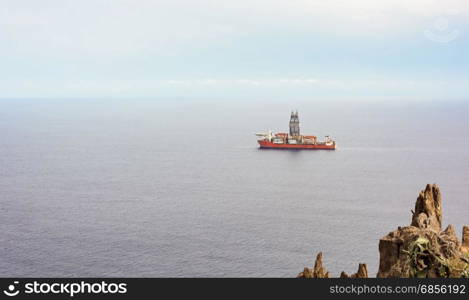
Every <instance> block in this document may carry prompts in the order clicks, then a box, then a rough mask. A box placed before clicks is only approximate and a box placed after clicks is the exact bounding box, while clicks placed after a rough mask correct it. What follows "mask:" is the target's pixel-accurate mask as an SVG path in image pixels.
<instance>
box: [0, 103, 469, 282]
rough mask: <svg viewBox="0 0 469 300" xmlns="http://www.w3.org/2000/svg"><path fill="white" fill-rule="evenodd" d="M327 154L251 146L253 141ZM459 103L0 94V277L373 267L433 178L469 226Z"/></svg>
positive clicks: (449, 217)
mask: <svg viewBox="0 0 469 300" xmlns="http://www.w3.org/2000/svg"><path fill="white" fill-rule="evenodd" d="M291 109H298V111H299V117H300V122H301V123H300V125H301V130H302V133H311V134H316V135H318V136H323V135H326V134H330V135H331V136H332V137H333V138H335V139H336V140H337V142H338V145H339V149H338V150H337V151H276V150H259V149H258V148H257V144H256V138H255V136H254V133H255V132H259V131H266V130H268V129H272V130H275V131H283V132H285V131H287V130H288V121H289V116H290V110H291ZM468 113H469V103H465V102H430V101H423V100H422V101H414V102H398V101H388V102H375V101H361V102H357V101H329V102H327V101H313V100H311V101H302V102H294V101H261V100H252V101H246V100H244V101H228V100H210V101H201V100H200V101H196V100H177V99H173V100H152V99H145V100H139V99H125V100H116V99H114V100H110V99H85V100H80V99H54V100H46V99H10V100H9V99H3V100H0V132H1V139H0V224H1V233H0V276H41V277H43V276H51V277H53V276H129V277H134V276H137V277H140V276H146V277H192V276H196V277H251V276H256V277H257V276H260V277H294V276H296V275H297V273H298V272H300V271H301V270H302V269H303V267H305V266H312V265H313V263H314V259H315V256H316V254H317V253H318V252H319V251H322V252H323V254H324V260H325V265H326V267H327V268H328V269H329V271H331V272H332V274H333V275H336V276H338V275H339V273H340V271H343V270H344V271H346V272H348V273H351V272H355V271H356V269H357V268H358V263H359V262H364V263H367V264H368V267H369V272H370V275H375V274H376V272H377V269H378V260H379V253H378V240H379V238H380V237H382V236H384V235H385V234H387V233H388V232H390V231H392V230H394V229H396V228H397V226H404V225H408V224H410V219H411V212H410V210H411V209H412V208H413V205H414V202H415V199H416V197H417V195H418V192H419V191H420V190H421V189H423V188H424V187H425V184H427V183H438V184H439V185H440V187H441V189H442V193H443V210H444V212H443V213H444V215H443V222H444V225H445V226H446V225H447V224H453V225H455V226H456V230H457V231H458V234H461V230H462V225H464V224H466V225H467V224H469V219H468V215H469V202H468V200H469V199H468V196H467V195H468V194H467V189H468V179H469V121H468V117H467V116H468Z"/></svg>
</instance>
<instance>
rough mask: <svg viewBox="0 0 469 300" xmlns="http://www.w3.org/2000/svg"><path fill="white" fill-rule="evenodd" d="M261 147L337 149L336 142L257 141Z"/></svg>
mask: <svg viewBox="0 0 469 300" xmlns="http://www.w3.org/2000/svg"><path fill="white" fill-rule="evenodd" d="M257 142H258V143H259V145H260V148H263V149H311V150H335V149H336V144H335V143H334V144H332V145H324V144H316V145H312V144H296V145H295V144H274V143H272V142H269V141H257Z"/></svg>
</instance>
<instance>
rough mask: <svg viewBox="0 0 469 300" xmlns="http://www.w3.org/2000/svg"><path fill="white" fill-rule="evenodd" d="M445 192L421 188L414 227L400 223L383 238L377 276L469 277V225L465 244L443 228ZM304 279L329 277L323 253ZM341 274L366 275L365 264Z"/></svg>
mask: <svg viewBox="0 0 469 300" xmlns="http://www.w3.org/2000/svg"><path fill="white" fill-rule="evenodd" d="M441 203H442V201H441V193H440V188H439V187H438V186H437V185H436V184H428V185H427V186H426V187H425V190H423V191H421V192H420V194H419V196H418V197H417V201H416V202H415V210H414V211H412V222H411V225H410V226H404V227H401V226H399V227H398V228H397V230H395V231H392V232H390V233H389V234H387V235H386V236H384V237H382V238H381V239H380V241H379V253H380V258H379V270H378V274H377V277H398V278H402V277H466V278H469V226H464V227H463V238H462V243H461V242H460V241H459V239H458V238H457V236H456V231H455V229H454V227H453V226H452V225H449V226H448V227H447V228H446V229H445V230H444V231H441V225H442V210H441ZM298 277H302V278H328V277H329V273H328V272H327V271H326V269H325V268H324V267H323V265H322V253H319V254H318V256H317V258H316V262H315V264H314V269H313V270H311V269H308V268H305V269H304V271H303V272H301V273H300V274H298ZM340 277H343V278H344V277H346V278H366V277H368V270H367V267H366V265H365V264H359V267H358V271H357V273H355V274H352V275H350V276H349V275H348V274H347V273H345V272H342V273H341V274H340Z"/></svg>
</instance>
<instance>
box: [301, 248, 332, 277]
mask: <svg viewBox="0 0 469 300" xmlns="http://www.w3.org/2000/svg"><path fill="white" fill-rule="evenodd" d="M297 278H329V272H328V271H327V270H326V268H324V266H323V263H322V252H319V253H318V255H317V256H316V261H315V262H314V268H313V269H308V268H304V270H303V272H301V273H300V274H298V276H297Z"/></svg>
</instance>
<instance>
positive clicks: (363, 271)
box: [340, 264, 368, 278]
mask: <svg viewBox="0 0 469 300" xmlns="http://www.w3.org/2000/svg"><path fill="white" fill-rule="evenodd" d="M340 278H368V268H367V267H366V264H358V271H357V273H355V274H352V275H350V276H349V275H348V274H347V273H345V272H343V271H342V273H340Z"/></svg>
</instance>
